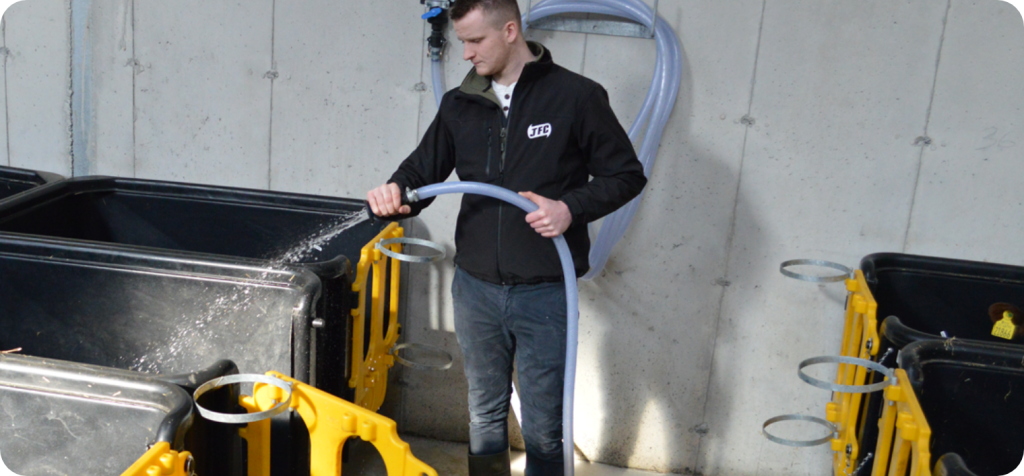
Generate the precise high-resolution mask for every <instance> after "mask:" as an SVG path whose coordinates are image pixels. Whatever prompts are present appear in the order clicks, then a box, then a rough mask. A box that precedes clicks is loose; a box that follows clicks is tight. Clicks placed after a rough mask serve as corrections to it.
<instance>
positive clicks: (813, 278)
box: [779, 259, 853, 283]
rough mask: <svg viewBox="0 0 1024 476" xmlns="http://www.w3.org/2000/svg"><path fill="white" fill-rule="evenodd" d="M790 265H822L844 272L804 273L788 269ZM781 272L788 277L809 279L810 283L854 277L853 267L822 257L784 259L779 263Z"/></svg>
mask: <svg viewBox="0 0 1024 476" xmlns="http://www.w3.org/2000/svg"><path fill="white" fill-rule="evenodd" d="M790 266H821V267H823V268H829V269H834V270H836V271H842V273H843V274H836V275H832V276H814V275H811V274H802V273H797V272H795V271H790V270H788V269H786V268H788V267H790ZM779 272H781V273H782V274H783V275H784V276H786V277H790V278H793V279H799V280H800V281H807V282H809V283H838V282H840V281H845V280H846V279H847V278H850V277H853V270H852V269H850V268H848V267H846V266H843V265H841V264H839V263H833V262H832V261H825V260H820V259H791V260H789V261H783V262H782V264H781V265H779Z"/></svg>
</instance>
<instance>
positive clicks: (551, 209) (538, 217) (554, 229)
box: [519, 192, 572, 238]
mask: <svg viewBox="0 0 1024 476" xmlns="http://www.w3.org/2000/svg"><path fill="white" fill-rule="evenodd" d="M519 195H522V196H524V197H526V198H528V199H530V201H531V202H533V203H536V204H537V206H538V207H540V208H538V209H537V211H535V212H532V213H529V214H527V215H526V223H529V224H530V226H531V227H533V230H534V231H536V232H537V233H540V236H543V237H544V238H554V237H556V236H558V235H561V234H562V233H564V232H565V230H567V229H568V228H569V225H570V224H571V223H572V213H570V212H569V206H568V205H566V204H565V202H563V201H561V200H551V199H548V198H544V197H542V196H540V195H537V194H536V193H533V192H519Z"/></svg>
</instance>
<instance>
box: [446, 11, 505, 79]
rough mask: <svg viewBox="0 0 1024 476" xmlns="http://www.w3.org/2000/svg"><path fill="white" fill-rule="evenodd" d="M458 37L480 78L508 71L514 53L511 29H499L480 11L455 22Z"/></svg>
mask: <svg viewBox="0 0 1024 476" xmlns="http://www.w3.org/2000/svg"><path fill="white" fill-rule="evenodd" d="M455 35H456V36H457V37H458V38H459V40H461V41H462V45H463V48H464V52H463V53H462V59H464V60H466V61H472V62H473V66H475V67H476V73H477V74H479V75H480V76H491V75H494V74H496V73H500V72H501V71H503V70H504V69H505V66H506V65H507V64H508V59H509V57H510V56H511V52H512V38H510V37H509V34H508V31H507V29H500V28H496V27H495V26H494V24H493V23H492V22H491V20H490V19H489V18H487V17H486V16H485V15H484V12H483V11H482V10H481V9H480V8H474V9H473V10H470V12H469V13H467V14H466V16H464V17H462V18H460V19H458V20H455Z"/></svg>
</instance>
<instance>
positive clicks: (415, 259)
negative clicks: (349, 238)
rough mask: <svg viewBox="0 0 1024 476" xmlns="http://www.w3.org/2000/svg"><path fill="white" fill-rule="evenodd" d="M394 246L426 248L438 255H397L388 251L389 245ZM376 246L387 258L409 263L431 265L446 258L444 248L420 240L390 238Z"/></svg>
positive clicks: (431, 242)
mask: <svg viewBox="0 0 1024 476" xmlns="http://www.w3.org/2000/svg"><path fill="white" fill-rule="evenodd" d="M394 244H401V245H417V246H425V247H427V248H430V249H432V250H435V251H437V253H436V254H432V255H425V256H416V255H407V254H403V253H397V252H394V251H391V250H390V249H388V245H394ZM374 246H376V248H377V249H378V250H380V252H381V253H383V254H384V255H385V256H388V257H391V258H394V259H397V260H399V261H405V262H407V263H430V262H432V261H439V260H442V259H444V256H445V251H444V247H443V246H441V245H439V244H437V243H434V242H433V241H429V240H423V239H419V238H409V237H404V236H403V237H400V238H388V239H386V240H380V241H378V242H377V244H376V245H374Z"/></svg>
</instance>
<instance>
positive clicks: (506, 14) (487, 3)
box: [449, 0, 522, 28]
mask: <svg viewBox="0 0 1024 476" xmlns="http://www.w3.org/2000/svg"><path fill="white" fill-rule="evenodd" d="M475 8H479V9H480V10H481V12H482V13H483V14H484V16H485V18H487V19H488V20H490V21H491V22H492V24H493V25H494V26H495V27H496V28H501V27H502V26H504V25H505V24H506V23H508V22H510V21H512V22H515V23H516V25H519V24H520V22H521V17H522V13H520V12H519V3H518V2H516V0H455V5H454V6H453V7H452V10H451V12H449V15H450V16H451V17H452V20H460V19H462V17H464V16H466V15H468V14H469V12H471V11H473V9H475Z"/></svg>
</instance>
